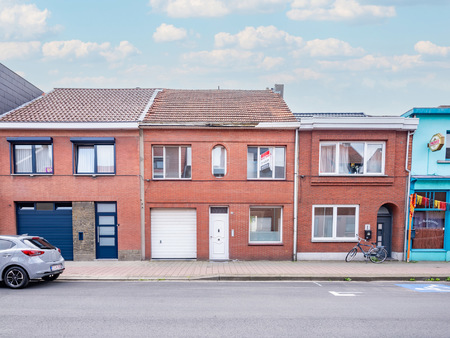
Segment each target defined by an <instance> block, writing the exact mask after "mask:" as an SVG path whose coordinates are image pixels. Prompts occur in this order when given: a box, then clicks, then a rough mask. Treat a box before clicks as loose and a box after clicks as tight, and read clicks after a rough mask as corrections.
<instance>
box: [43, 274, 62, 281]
mask: <svg viewBox="0 0 450 338" xmlns="http://www.w3.org/2000/svg"><path fill="white" fill-rule="evenodd" d="M59 275H60V273H55V274H54V275H48V276H44V277H42V279H43V280H45V281H47V282H51V281H52V280H55V279H56V278H58V277H59Z"/></svg>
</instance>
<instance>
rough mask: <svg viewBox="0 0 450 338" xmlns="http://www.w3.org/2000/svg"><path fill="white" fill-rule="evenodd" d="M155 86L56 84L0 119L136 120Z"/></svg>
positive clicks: (40, 120) (34, 120)
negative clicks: (101, 86) (112, 86)
mask: <svg viewBox="0 0 450 338" xmlns="http://www.w3.org/2000/svg"><path fill="white" fill-rule="evenodd" d="M155 92H156V89H150V88H129V89H83V88H57V89H54V90H53V91H51V92H50V93H48V94H46V95H44V96H42V97H40V98H38V99H36V100H34V101H31V102H30V103H28V104H25V105H24V106H22V107H19V108H17V109H15V110H13V111H11V112H9V113H7V114H5V115H3V116H1V117H0V122H135V121H139V118H140V116H141V115H142V114H143V113H144V110H145V109H146V107H147V105H148V104H149V102H150V101H151V99H152V97H153V94H154V93H155Z"/></svg>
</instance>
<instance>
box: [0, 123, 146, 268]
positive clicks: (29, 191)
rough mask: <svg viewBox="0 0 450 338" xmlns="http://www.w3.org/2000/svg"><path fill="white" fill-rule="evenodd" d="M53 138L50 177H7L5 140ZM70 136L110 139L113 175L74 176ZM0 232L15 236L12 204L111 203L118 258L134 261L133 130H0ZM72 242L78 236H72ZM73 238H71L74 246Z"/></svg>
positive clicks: (135, 164) (135, 189)
mask: <svg viewBox="0 0 450 338" xmlns="http://www.w3.org/2000/svg"><path fill="white" fill-rule="evenodd" d="M26 136H47V137H48V136H50V137H52V138H53V159H54V175H43V176H42V175H34V176H33V177H31V176H29V175H11V174H10V160H9V158H10V154H9V152H10V150H9V149H10V148H9V146H10V145H9V143H8V142H7V141H6V137H26ZM70 137H115V139H116V175H114V176H101V175H97V176H96V177H95V178H94V177H92V176H89V175H87V176H76V175H73V172H72V143H71V142H70ZM0 154H1V156H2V159H3V160H2V161H1V162H0V187H1V189H0V214H1V215H2V217H0V234H15V233H16V231H17V230H16V213H15V205H14V203H15V202H37V201H51V202H58V201H61V202H63V201H64V202H100V201H105V202H117V217H118V223H119V224H120V226H119V228H118V250H119V257H122V258H124V259H126V258H131V257H132V258H133V259H139V255H140V254H139V253H140V249H141V243H140V238H141V235H140V195H139V191H140V190H139V132H138V131H137V130H136V131H100V130H98V131H60V130H48V131H25V130H23V131H20V130H14V131H8V130H1V131H0ZM77 238H78V237H77ZM77 240H78V239H76V240H75V243H76V241H77Z"/></svg>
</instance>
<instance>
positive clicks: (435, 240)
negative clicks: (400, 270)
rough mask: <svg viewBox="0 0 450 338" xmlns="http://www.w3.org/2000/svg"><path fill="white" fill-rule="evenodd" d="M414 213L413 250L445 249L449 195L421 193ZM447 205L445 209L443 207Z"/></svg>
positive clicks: (444, 193)
mask: <svg viewBox="0 0 450 338" xmlns="http://www.w3.org/2000/svg"><path fill="white" fill-rule="evenodd" d="M416 194H417V203H416V209H415V211H414V221H413V228H414V230H415V236H414V238H413V240H412V248H413V249H443V248H444V232H445V214H446V202H447V193H446V192H445V191H419V192H416ZM441 202H444V203H445V204H444V203H442V206H444V205H445V207H441Z"/></svg>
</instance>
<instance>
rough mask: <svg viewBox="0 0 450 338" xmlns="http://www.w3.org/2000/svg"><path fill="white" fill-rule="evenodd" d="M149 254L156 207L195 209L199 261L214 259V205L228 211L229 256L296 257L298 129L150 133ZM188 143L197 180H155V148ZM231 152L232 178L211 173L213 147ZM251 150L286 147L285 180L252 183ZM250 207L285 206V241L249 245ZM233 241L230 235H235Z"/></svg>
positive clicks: (147, 164)
mask: <svg viewBox="0 0 450 338" xmlns="http://www.w3.org/2000/svg"><path fill="white" fill-rule="evenodd" d="M144 143H145V155H144V158H145V175H144V177H145V179H146V180H150V181H149V182H147V181H146V183H145V192H146V193H145V199H146V220H145V223H146V231H145V233H146V235H145V239H146V256H147V258H150V257H151V224H150V223H151V221H150V212H151V208H195V209H196V211H197V258H198V259H208V258H209V207H211V206H227V207H228V208H229V229H230V237H229V258H230V259H242V260H250V259H273V260H288V259H291V258H292V254H293V251H292V250H293V242H292V240H293V200H294V184H293V181H294V150H295V131H293V130H261V129H259V130H254V129H253V130H251V129H238V128H234V129H216V128H204V129H145V131H144ZM155 145H166V146H167V145H189V146H191V149H192V179H190V180H153V179H152V160H151V159H152V146H155ZM216 145H222V146H224V147H225V148H226V150H227V174H226V175H225V176H224V177H222V178H216V177H214V176H213V174H212V162H211V156H212V149H213V148H214V146H216ZM248 146H283V147H286V179H284V180H248V179H247V147H248ZM250 206H281V207H282V208H283V224H282V239H283V240H282V243H281V244H273V245H266V244H258V245H255V244H249V218H250V214H249V213H250ZM232 230H233V232H234V237H233V236H231V231H232Z"/></svg>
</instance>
